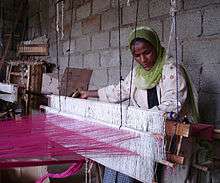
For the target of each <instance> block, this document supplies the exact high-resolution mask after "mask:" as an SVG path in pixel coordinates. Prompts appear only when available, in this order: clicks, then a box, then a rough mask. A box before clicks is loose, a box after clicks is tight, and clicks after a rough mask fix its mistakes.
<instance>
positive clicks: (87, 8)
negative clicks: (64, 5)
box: [76, 2, 91, 20]
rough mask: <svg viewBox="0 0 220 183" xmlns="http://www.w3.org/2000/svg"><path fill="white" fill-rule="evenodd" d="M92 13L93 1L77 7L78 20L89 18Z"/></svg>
mask: <svg viewBox="0 0 220 183" xmlns="http://www.w3.org/2000/svg"><path fill="white" fill-rule="evenodd" d="M90 13H91V2H89V3H86V4H84V5H83V6H80V7H79V8H77V9H76V20H81V19H84V18H87V17H88V16H89V15H90Z"/></svg>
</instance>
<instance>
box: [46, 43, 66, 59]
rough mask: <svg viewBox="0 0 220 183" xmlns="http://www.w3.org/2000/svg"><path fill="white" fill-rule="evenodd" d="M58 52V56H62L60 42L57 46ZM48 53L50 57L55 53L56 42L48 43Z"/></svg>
mask: <svg viewBox="0 0 220 183" xmlns="http://www.w3.org/2000/svg"><path fill="white" fill-rule="evenodd" d="M58 54H59V56H62V54H63V48H62V44H60V46H59V47H58ZM49 55H50V56H52V57H53V56H56V55H57V45H56V42H50V43H49Z"/></svg>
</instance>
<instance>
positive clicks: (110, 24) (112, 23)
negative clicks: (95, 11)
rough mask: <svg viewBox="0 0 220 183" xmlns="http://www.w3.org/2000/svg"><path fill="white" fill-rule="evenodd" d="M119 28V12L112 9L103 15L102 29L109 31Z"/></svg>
mask: <svg viewBox="0 0 220 183" xmlns="http://www.w3.org/2000/svg"><path fill="white" fill-rule="evenodd" d="M117 26H118V10H117V9H110V10H108V11H106V12H103V13H102V15H101V29H102V30H109V29H112V28H114V27H117Z"/></svg>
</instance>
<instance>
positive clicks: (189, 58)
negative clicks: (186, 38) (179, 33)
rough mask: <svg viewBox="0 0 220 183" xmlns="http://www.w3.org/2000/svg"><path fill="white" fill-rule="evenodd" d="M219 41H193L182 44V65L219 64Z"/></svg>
mask: <svg viewBox="0 0 220 183" xmlns="http://www.w3.org/2000/svg"><path fill="white" fill-rule="evenodd" d="M219 58H220V40H218V39H216V40H207V41H194V42H185V43H184V44H183V61H184V63H204V64H209V63H219Z"/></svg>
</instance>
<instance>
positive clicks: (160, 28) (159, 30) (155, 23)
mask: <svg viewBox="0 0 220 183" xmlns="http://www.w3.org/2000/svg"><path fill="white" fill-rule="evenodd" d="M138 26H148V27H151V28H152V29H154V30H155V31H156V32H157V35H158V36H159V38H160V40H161V41H163V26H162V21H160V20H156V21H150V20H146V21H143V22H139V23H138Z"/></svg>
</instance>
